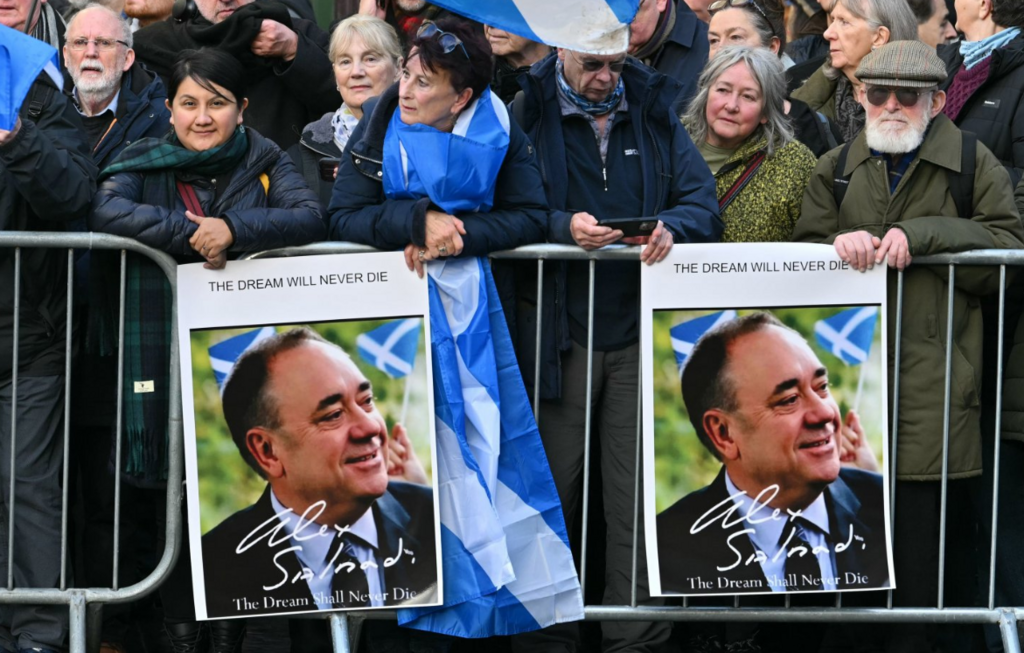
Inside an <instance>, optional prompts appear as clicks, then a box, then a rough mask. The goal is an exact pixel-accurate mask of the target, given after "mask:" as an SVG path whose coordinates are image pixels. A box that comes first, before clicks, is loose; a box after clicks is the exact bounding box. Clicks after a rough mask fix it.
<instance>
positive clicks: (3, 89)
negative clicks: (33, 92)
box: [0, 25, 64, 130]
mask: <svg viewBox="0 0 1024 653" xmlns="http://www.w3.org/2000/svg"><path fill="white" fill-rule="evenodd" d="M41 72H45V73H46V74H47V76H48V77H49V78H50V79H52V80H53V83H54V84H56V85H57V88H58V89H60V90H63V88H64V77H63V75H61V73H60V59H59V58H58V56H57V50H56V49H55V48H53V47H52V46H51V45H50V44H48V43H43V42H42V41H40V40H38V39H34V38H32V37H31V36H29V35H27V34H23V33H22V32H19V31H18V30H15V29H11V28H10V27H7V26H6V25H0V129H4V130H11V129H14V123H16V122H17V120H18V110H19V109H20V108H21V104H22V102H24V101H25V98H26V97H27V96H28V91H29V89H30V88H32V83H33V82H35V81H36V77H38V76H39V73H41Z"/></svg>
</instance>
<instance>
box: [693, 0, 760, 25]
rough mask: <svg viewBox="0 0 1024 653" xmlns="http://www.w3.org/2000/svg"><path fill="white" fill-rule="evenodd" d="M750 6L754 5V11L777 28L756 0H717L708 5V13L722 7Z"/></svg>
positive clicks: (719, 9)
mask: <svg viewBox="0 0 1024 653" xmlns="http://www.w3.org/2000/svg"><path fill="white" fill-rule="evenodd" d="M748 6H749V7H753V8H754V11H756V12H757V13H759V14H761V17H762V18H764V19H765V21H767V22H768V26H769V27H771V28H772V29H773V30H774V29H775V25H773V24H772V21H771V20H769V19H768V14H767V13H765V10H764V9H762V8H761V5H759V4H757V3H756V2H754V0H715V2H712V3H711V4H710V5H708V13H709V14H713V13H715V12H716V11H721V10H722V9H725V8H726V7H748Z"/></svg>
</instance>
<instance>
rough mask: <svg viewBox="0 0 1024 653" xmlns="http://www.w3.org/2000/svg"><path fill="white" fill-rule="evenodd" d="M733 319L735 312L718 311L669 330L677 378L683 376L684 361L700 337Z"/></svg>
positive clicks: (681, 323)
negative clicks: (677, 366)
mask: <svg viewBox="0 0 1024 653" xmlns="http://www.w3.org/2000/svg"><path fill="white" fill-rule="evenodd" d="M734 319H736V311H731V310H730V311H719V312H717V313H711V314H710V315H702V316H701V317H698V318H694V319H692V320H687V321H685V322H680V323H679V324H677V325H675V326H674V327H672V328H671V329H669V331H668V333H669V335H670V336H671V337H672V351H673V352H675V355H676V364H677V365H679V376H682V375H683V369H684V368H685V367H686V360H687V359H688V358H689V357H690V352H692V351H693V347H694V345H696V344H697V341H698V340H700V337H701V336H702V335H704V334H705V333H707V332H708V331H710V330H711V329H714V328H715V327H716V326H718V325H719V324H723V323H725V322H728V321H729V320H734Z"/></svg>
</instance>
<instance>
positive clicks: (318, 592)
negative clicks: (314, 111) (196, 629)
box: [177, 253, 441, 619]
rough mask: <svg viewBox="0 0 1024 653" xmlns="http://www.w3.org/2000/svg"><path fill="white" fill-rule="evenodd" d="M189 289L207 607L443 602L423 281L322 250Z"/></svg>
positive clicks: (188, 384)
mask: <svg viewBox="0 0 1024 653" xmlns="http://www.w3.org/2000/svg"><path fill="white" fill-rule="evenodd" d="M177 295H178V297H179V305H178V338H179V343H180V347H181V383H182V404H183V416H184V433H185V475H186V479H187V488H186V490H187V492H186V498H187V501H188V515H189V517H188V531H187V533H186V536H187V537H188V538H189V544H190V546H191V563H192V579H193V586H194V593H195V605H196V615H197V617H198V618H200V619H215V618H216V619H220V618H229V617H247V616H252V615H268V614H294V613H302V612H316V611H318V610H320V611H323V610H339V609H356V608H367V609H372V608H394V607H399V606H414V605H416V606H424V605H438V604H440V602H441V571H440V569H441V568H440V556H439V551H440V549H439V547H440V533H439V529H438V523H439V521H438V511H437V500H436V499H437V484H436V480H435V478H436V477H435V473H434V472H435V470H436V469H437V465H436V461H435V454H434V420H433V414H434V410H433V395H432V392H431V375H430V369H431V362H430V347H429V346H428V343H429V342H430V332H429V328H430V324H429V319H428V308H427V302H428V295H427V282H426V280H424V279H420V278H418V277H417V276H416V275H415V274H412V273H410V272H409V270H408V269H407V268H406V267H405V262H404V258H403V255H402V254H401V253H390V254H353V255H343V256H308V257H298V258H286V259H268V260H257V261H232V262H229V263H228V265H227V268H226V269H224V270H207V269H204V268H203V266H202V264H194V265H183V266H180V267H179V268H178V290H177Z"/></svg>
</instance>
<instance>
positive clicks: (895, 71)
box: [856, 41, 946, 88]
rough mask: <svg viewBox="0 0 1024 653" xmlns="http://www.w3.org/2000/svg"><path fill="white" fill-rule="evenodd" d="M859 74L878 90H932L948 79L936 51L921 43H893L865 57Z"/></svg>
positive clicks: (858, 75) (858, 68)
mask: <svg viewBox="0 0 1024 653" xmlns="http://www.w3.org/2000/svg"><path fill="white" fill-rule="evenodd" d="M856 74H857V79H859V80H860V81H862V82H864V83H865V84H873V85H875V86H898V87H902V88H930V87H932V86H936V85H938V84H939V82H942V81H944V80H945V79H946V67H945V66H944V65H943V64H942V59H939V55H937V54H936V53H935V48H932V47H929V46H927V45H925V44H924V43H921V42H920V41H893V42H892V43H886V44H885V45H883V46H882V47H880V48H878V49H877V50H874V51H872V52H870V53H869V54H868V55H867V56H866V57H864V59H862V60H861V62H860V66H858V67H857V73H856Z"/></svg>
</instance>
